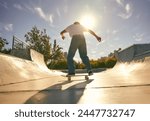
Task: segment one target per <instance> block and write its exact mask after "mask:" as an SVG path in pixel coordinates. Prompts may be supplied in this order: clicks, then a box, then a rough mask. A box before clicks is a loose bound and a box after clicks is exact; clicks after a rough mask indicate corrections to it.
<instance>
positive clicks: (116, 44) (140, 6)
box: [0, 0, 150, 59]
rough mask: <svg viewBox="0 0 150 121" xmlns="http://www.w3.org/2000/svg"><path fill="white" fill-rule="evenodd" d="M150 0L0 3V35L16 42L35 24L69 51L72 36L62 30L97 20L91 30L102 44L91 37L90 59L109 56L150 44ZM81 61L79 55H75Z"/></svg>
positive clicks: (8, 0)
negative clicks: (76, 22) (80, 22)
mask: <svg viewBox="0 0 150 121" xmlns="http://www.w3.org/2000/svg"><path fill="white" fill-rule="evenodd" d="M149 12H150V0H0V36H1V37H3V38H6V39H7V40H8V41H9V42H10V45H9V46H10V47H11V42H12V36H13V35H15V36H17V37H18V38H20V39H21V40H23V41H24V40H25V38H24V35H25V34H26V33H27V32H28V31H30V30H31V28H32V27H33V26H34V25H35V26H37V27H38V28H39V29H41V30H43V29H46V30H47V34H48V35H49V36H50V37H51V42H53V40H54V39H56V40H57V42H58V44H59V45H60V46H61V47H63V51H67V50H68V48H69V44H70V37H69V36H68V34H67V35H66V39H65V40H62V39H61V38H60V35H59V33H60V31H62V30H63V29H64V28H66V27H67V26H68V25H70V24H72V23H73V22H74V21H80V20H81V19H82V18H84V17H85V16H92V17H93V21H94V22H93V23H92V24H93V26H92V27H91V29H92V30H93V31H95V32H96V34H98V35H99V36H101V37H102V42H101V43H98V41H97V40H96V39H95V38H94V37H93V36H92V35H90V34H87V33H86V34H85V36H86V39H87V48H88V55H89V57H90V59H92V58H94V59H96V58H100V57H102V56H107V55H108V54H109V53H110V52H113V51H114V50H115V49H118V48H122V49H124V48H126V47H128V46H131V45H133V44H138V43H150V24H149V22H150V14H149ZM75 58H76V59H78V58H79V57H78V54H76V56H75Z"/></svg>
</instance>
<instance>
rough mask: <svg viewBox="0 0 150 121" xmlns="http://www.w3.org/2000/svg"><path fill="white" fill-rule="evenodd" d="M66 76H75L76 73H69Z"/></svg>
mask: <svg viewBox="0 0 150 121" xmlns="http://www.w3.org/2000/svg"><path fill="white" fill-rule="evenodd" d="M66 76H67V77H68V76H75V73H68V74H67V75H66Z"/></svg>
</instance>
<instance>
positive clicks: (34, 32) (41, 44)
mask: <svg viewBox="0 0 150 121" xmlns="http://www.w3.org/2000/svg"><path fill="white" fill-rule="evenodd" d="M25 38H26V42H27V43H28V44H29V48H32V49H34V50H36V51H38V52H40V53H42V54H43V55H44V59H45V62H46V63H48V65H49V67H51V66H50V65H53V64H54V63H56V61H59V60H62V59H64V56H63V52H62V48H61V47H60V46H59V45H58V44H57V42H56V40H54V44H53V45H52V44H51V43H50V37H49V36H48V35H47V33H46V29H44V30H43V31H40V30H39V29H38V28H37V27H36V26H34V27H33V28H32V29H31V31H30V32H27V34H25Z"/></svg>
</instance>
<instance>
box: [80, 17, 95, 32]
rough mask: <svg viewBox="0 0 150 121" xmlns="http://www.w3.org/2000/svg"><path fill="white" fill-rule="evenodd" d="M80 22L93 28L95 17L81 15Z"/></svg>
mask: <svg viewBox="0 0 150 121" xmlns="http://www.w3.org/2000/svg"><path fill="white" fill-rule="evenodd" d="M80 23H81V24H82V25H83V26H85V27H87V28H89V29H93V28H94V27H95V17H94V16H92V15H84V16H83V17H81V20H80Z"/></svg>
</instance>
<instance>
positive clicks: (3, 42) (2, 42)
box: [0, 37, 8, 52]
mask: <svg viewBox="0 0 150 121" xmlns="http://www.w3.org/2000/svg"><path fill="white" fill-rule="evenodd" d="M6 44H8V42H7V40H6V39H4V38H2V37H0V52H2V50H3V48H4V46H5V45H6ZM5 50H6V49H5Z"/></svg>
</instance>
